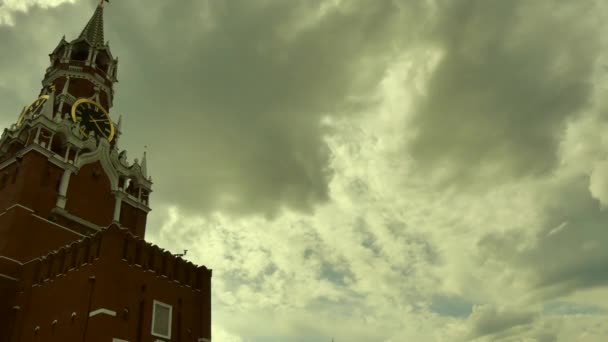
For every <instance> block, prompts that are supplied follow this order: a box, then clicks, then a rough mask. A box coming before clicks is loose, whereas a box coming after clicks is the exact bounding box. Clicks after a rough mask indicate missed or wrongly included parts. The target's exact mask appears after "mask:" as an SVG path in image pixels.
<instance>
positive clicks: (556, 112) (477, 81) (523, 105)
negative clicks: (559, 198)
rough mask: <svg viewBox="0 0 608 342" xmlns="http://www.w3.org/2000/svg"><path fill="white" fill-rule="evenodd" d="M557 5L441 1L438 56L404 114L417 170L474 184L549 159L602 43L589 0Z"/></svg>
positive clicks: (586, 95)
mask: <svg viewBox="0 0 608 342" xmlns="http://www.w3.org/2000/svg"><path fill="white" fill-rule="evenodd" d="M557 3H558V2H551V1H545V2H538V1H536V2H529V1H505V2H487V1H441V2H439V4H440V5H439V6H440V7H441V8H440V10H439V15H438V17H439V20H438V25H437V26H436V27H435V29H434V31H433V34H432V37H434V40H435V44H436V46H437V47H438V48H439V49H440V50H441V53H442V58H441V60H440V62H439V63H438V65H437V67H436V70H435V71H434V73H433V75H432V78H431V80H430V82H429V85H428V88H427V89H426V95H425V96H424V97H423V98H421V99H420V100H419V103H418V105H417V109H416V114H415V117H414V119H413V120H412V122H411V125H413V127H414V128H415V129H416V130H417V133H416V134H417V135H416V137H415V138H414V139H413V141H412V143H411V144H410V145H409V152H410V153H411V155H412V156H413V157H414V158H415V159H416V161H417V162H418V163H417V167H418V170H419V171H420V172H421V174H424V173H429V172H430V173H432V172H434V171H435V170H434V169H439V168H447V171H448V172H449V173H448V176H447V177H446V178H444V179H443V181H445V182H447V184H450V185H466V186H467V187H475V188H476V189H477V188H479V187H482V188H483V187H486V186H487V185H488V184H489V183H490V184H491V183H493V182H496V181H499V180H502V181H504V180H509V179H512V177H516V178H518V177H525V176H546V175H549V172H550V171H551V170H553V169H554V168H555V167H556V166H557V163H558V159H557V148H558V143H559V140H560V137H561V136H562V134H563V130H564V128H565V123H566V121H567V120H568V119H572V118H574V117H576V116H577V115H578V114H579V112H580V111H581V110H582V109H584V108H586V106H587V105H588V104H589V101H590V96H591V95H592V90H593V87H592V84H591V83H590V76H591V72H592V71H593V66H594V62H595V61H596V59H597V57H598V53H599V51H600V50H599V49H600V47H601V45H600V40H599V38H600V37H601V36H600V31H598V30H596V28H597V25H599V21H598V20H599V19H600V18H599V16H598V15H597V14H595V15H594V11H597V8H596V7H594V3H593V2H587V3H585V4H584V5H581V4H579V3H577V4H576V5H575V4H574V3H565V2H559V6H557ZM580 18H585V20H580Z"/></svg>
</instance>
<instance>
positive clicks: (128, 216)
mask: <svg viewBox="0 0 608 342" xmlns="http://www.w3.org/2000/svg"><path fill="white" fill-rule="evenodd" d="M146 217H147V213H146V212H145V211H143V210H141V209H138V208H134V207H133V206H131V205H130V204H128V203H125V202H124V201H123V202H122V205H121V208H120V224H121V225H122V226H123V227H125V228H127V229H129V231H130V232H131V233H133V234H135V235H137V236H139V237H142V238H143V237H144V235H145V233H146Z"/></svg>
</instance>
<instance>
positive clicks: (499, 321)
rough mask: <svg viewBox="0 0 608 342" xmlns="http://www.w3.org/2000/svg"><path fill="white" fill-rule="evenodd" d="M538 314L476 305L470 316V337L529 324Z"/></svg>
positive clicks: (491, 333) (496, 332)
mask: <svg viewBox="0 0 608 342" xmlns="http://www.w3.org/2000/svg"><path fill="white" fill-rule="evenodd" d="M537 317H538V315H537V314H536V313H534V312H531V311H518V310H499V309H497V308H496V307H494V306H491V305H482V306H476V307H474V308H473V313H472V314H471V316H470V318H469V319H470V321H471V324H472V329H471V337H473V338H475V337H482V336H487V335H493V334H498V333H502V332H504V331H505V330H508V329H511V328H514V327H518V326H522V325H528V324H531V323H532V322H533V321H534V320H535V319H536V318H537Z"/></svg>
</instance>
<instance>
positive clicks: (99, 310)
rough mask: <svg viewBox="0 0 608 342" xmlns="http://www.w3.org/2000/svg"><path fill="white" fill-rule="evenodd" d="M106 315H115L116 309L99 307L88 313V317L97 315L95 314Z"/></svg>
mask: <svg viewBox="0 0 608 342" xmlns="http://www.w3.org/2000/svg"><path fill="white" fill-rule="evenodd" d="M102 314H103V315H108V316H112V317H116V311H112V310H110V309H104V308H99V309H97V310H93V311H91V312H90V313H89V317H93V316H97V315H102Z"/></svg>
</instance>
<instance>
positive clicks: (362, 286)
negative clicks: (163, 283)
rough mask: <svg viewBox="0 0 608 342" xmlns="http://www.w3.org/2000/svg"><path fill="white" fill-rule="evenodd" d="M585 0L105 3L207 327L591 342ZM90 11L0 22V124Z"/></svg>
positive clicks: (131, 133) (169, 241) (597, 152)
mask: <svg viewBox="0 0 608 342" xmlns="http://www.w3.org/2000/svg"><path fill="white" fill-rule="evenodd" d="M593 4H594V3H593V2H557V1H554V2H550V1H547V2H542V1H535V2H530V1H510V2H491V3H490V2H485V1H464V0H462V1H437V2H430V1H429V2H422V1H388V0H387V1H364V0H355V1H320V0H319V1H309V0H302V1H287V2H286V1H270V0H264V1H261V0H260V1H240V2H238V1H219V0H217V1H216V0H213V1H183V2H180V5H179V6H178V5H176V4H175V3H171V2H160V1H157V2H154V1H152V2H145V3H144V2H143V1H141V0H138V1H128V2H124V1H116V2H112V3H111V4H110V5H109V6H108V7H107V8H106V28H107V30H106V31H107V33H106V37H107V38H108V39H110V44H111V47H112V51H113V53H114V54H115V55H117V56H119V58H120V63H119V71H118V73H119V75H118V76H119V80H120V83H119V84H118V85H117V89H116V91H117V98H116V104H115V107H114V108H113V111H112V115H113V116H114V117H115V118H116V117H117V115H118V114H119V113H120V114H123V115H124V116H123V119H124V122H123V124H124V126H123V127H124V134H123V136H122V137H121V141H120V145H121V147H125V148H127V149H128V150H129V157H130V159H133V158H134V157H138V155H140V154H141V150H142V146H143V145H148V146H149V153H148V157H149V168H148V169H149V173H150V174H151V175H152V177H153V178H154V181H155V187H154V189H155V192H154V194H153V196H152V207H153V208H154V211H153V212H152V213H151V214H150V221H149V222H150V224H149V227H150V229H149V235H148V237H149V238H150V239H151V240H153V241H156V242H158V244H159V245H162V246H163V247H166V248H170V249H171V250H173V251H175V252H180V251H181V250H182V249H184V248H187V249H189V254H188V257H189V258H192V260H193V261H196V262H197V263H200V264H205V265H207V266H209V267H212V268H213V269H214V293H213V295H214V325H216V326H214V331H218V329H217V328H223V329H228V332H232V333H234V334H235V335H240V336H242V337H243V339H241V340H256V341H273V340H280V341H300V340H322V339H327V338H328V337H331V336H334V337H336V341H341V340H348V341H361V342H363V341H386V342H388V341H391V342H396V341H409V340H411V341H434V340H436V341H457V340H458V338H457V337H462V336H465V338H467V340H470V339H473V338H479V339H480V340H484V339H488V340H492V341H517V340H518V339H519V340H521V339H522V338H523V337H528V338H534V339H536V340H539V341H574V340H577V339H580V336H582V334H583V333H588V332H590V331H591V332H592V333H593V334H592V335H589V336H592V337H597V339H598V340H602V339H605V337H606V333H607V332H606V331H604V330H602V329H603V328H602V326H601V325H598V324H599V323H596V322H600V321H602V320H603V321H605V317H603V316H602V315H603V314H604V313H603V311H601V310H600V309H597V310H596V311H594V310H595V309H594V308H593V307H590V306H584V305H582V304H580V303H577V302H576V300H573V299H569V300H566V299H564V298H563V297H564V295H567V294H571V293H574V292H580V291H588V289H591V288H600V287H604V288H605V287H606V284H607V279H608V278H607V276H606V272H604V270H603V268H605V267H604V265H606V263H607V262H608V254H607V253H606V252H604V250H603V249H602V248H601V247H602V246H603V245H605V243H604V242H605V241H608V236H607V235H606V229H605V223H606V222H608V221H607V219H608V217H606V211H605V210H602V209H601V208H602V203H603V204H604V205H605V202H606V198H608V197H606V193H607V192H606V190H607V189H606V184H608V183H607V182H606V179H607V178H605V172H604V171H605V166H604V164H602V163H605V162H606V159H605V158H606V148H608V145H606V139H605V138H604V136H605V131H606V129H605V128H602V126H601V125H602V124H603V125H605V124H606V118H605V114H604V112H605V103H603V101H602V97H603V94H601V93H600V92H599V91H598V86H597V83H595V81H593V82H592V80H591V76H594V77H595V78H597V77H598V76H597V74H598V72H597V64H598V63H596V62H597V61H596V59H597V57H598V54H599V53H600V52H602V51H600V43H599V39H600V35H601V34H602V32H603V31H602V30H603V29H604V27H605V25H599V24H598V21H597V16H598V13H600V12H601V11H600V10H598V9H597V8H595V7H594V5H593ZM92 6H94V1H90V2H83V1H80V2H77V3H76V4H74V5H67V4H64V5H62V6H58V7H56V8H49V9H47V10H42V9H41V8H38V7H36V6H34V7H31V8H30V10H29V12H28V13H23V14H20V13H17V14H15V17H14V19H15V20H14V22H15V26H12V27H9V26H3V25H2V24H0V41H1V42H2V44H3V45H2V48H3V51H2V53H1V54H0V75H2V77H1V78H0V122H12V121H14V119H15V118H16V117H17V114H18V112H19V109H20V108H21V107H22V106H23V105H25V104H27V103H28V102H29V101H31V100H32V99H33V98H34V97H35V95H36V94H37V91H38V89H39V84H40V83H39V82H40V78H41V77H42V74H43V72H44V69H45V68H46V66H47V63H48V60H47V57H46V54H48V53H49V52H50V51H51V50H52V49H53V48H54V47H55V45H56V43H57V42H58V40H59V38H60V37H61V36H62V35H63V34H66V37H67V38H71V37H74V36H76V35H77V34H78V32H79V30H80V29H81V28H82V26H83V25H84V24H85V23H86V20H87V19H88V16H89V15H90V14H91V13H92V10H93V8H92ZM581 18H585V20H582V19H581ZM40 27H44V30H41V29H40ZM558 38H559V39H558ZM5 47H6V49H5ZM432 51H440V52H441V53H442V57H441V59H440V60H439V62H438V63H437V64H436V65H435V66H434V67H431V65H432V62H430V61H429V60H422V59H424V58H420V59H417V57H419V56H425V58H426V57H427V56H429V55H432ZM412 56H413V57H412ZM409 65H411V68H410V67H409ZM408 68H409V69H408ZM425 77H428V80H425ZM427 81H428V82H427ZM413 88H416V89H417V90H416V91H412V89H413ZM417 92H418V93H422V94H424V95H422V96H421V97H420V98H417V97H416V96H415V95H416V94H417ZM410 100H411V101H413V107H410V106H409V105H410V104H409V101H410ZM326 117H329V118H331V120H324V118H326ZM321 122H330V124H327V125H326V124H321ZM404 122H407V126H405V125H404V124H403V123H404ZM581 122H584V124H580V123H581ZM402 141H406V143H405V145H399V143H401V142H402ZM404 146H405V149H404ZM410 157H413V160H412V159H411V158H410ZM438 170H439V171H441V172H445V174H447V175H448V176H447V177H446V178H444V179H443V180H444V183H440V184H439V185H440V186H437V184H436V183H434V182H432V180H434V177H433V176H434V175H435V173H436V172H439V171H438ZM442 185H445V186H442ZM452 185H456V186H458V188H457V189H453V188H451V186H452ZM453 190H459V191H453ZM463 190H465V191H463ZM313 209H316V210H314V211H313ZM249 214H266V215H267V216H266V219H264V218H262V217H254V216H250V215H249ZM590 296H591V295H590ZM593 296H595V297H593ZM593 296H591V299H587V300H588V301H592V300H593V299H594V298H600V299H601V298H603V296H602V295H601V293H600V294H594V295H593ZM516 300H517V302H518V303H521V305H522V307H524V308H523V309H517V310H516V309H502V307H501V306H500V305H499V304H500V303H502V304H504V303H505V302H509V304H512V303H511V302H512V301H516ZM543 304H544V305H543ZM528 305H536V306H535V308H536V309H537V310H536V311H534V310H533V309H529V310H528V309H526V307H527V306H528ZM499 308H500V309H499ZM540 308H542V309H544V310H540ZM581 313H585V314H584V315H580V314H581ZM467 316H468V318H467ZM580 316H584V317H582V318H581V317H580ZM465 318H466V319H465ZM269 322H272V324H271V323H269ZM219 331H220V332H221V334H218V335H216V336H222V337H224V338H226V340H227V341H228V340H229V338H230V337H229V335H230V334H229V333H227V332H226V331H224V330H219ZM590 334H591V333H590ZM245 337H246V338H245ZM231 341H239V339H238V338H236V337H235V338H233V339H232V340H231Z"/></svg>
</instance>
